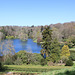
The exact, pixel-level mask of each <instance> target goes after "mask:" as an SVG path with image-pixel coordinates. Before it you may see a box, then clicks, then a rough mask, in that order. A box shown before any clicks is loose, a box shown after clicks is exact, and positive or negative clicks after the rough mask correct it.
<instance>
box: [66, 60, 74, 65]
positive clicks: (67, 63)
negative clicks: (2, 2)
mask: <svg viewBox="0 0 75 75" xmlns="http://www.w3.org/2000/svg"><path fill="white" fill-rule="evenodd" d="M72 65H73V61H72V60H71V59H69V60H67V62H66V65H65V66H72Z"/></svg>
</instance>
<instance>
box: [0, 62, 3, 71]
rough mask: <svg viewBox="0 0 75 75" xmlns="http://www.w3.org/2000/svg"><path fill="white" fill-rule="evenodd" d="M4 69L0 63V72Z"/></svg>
mask: <svg viewBox="0 0 75 75" xmlns="http://www.w3.org/2000/svg"><path fill="white" fill-rule="evenodd" d="M2 68H3V65H2V63H1V62H0V70H2Z"/></svg>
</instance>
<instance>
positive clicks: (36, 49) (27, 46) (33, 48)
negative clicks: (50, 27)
mask: <svg viewBox="0 0 75 75" xmlns="http://www.w3.org/2000/svg"><path fill="white" fill-rule="evenodd" d="M12 41H13V45H14V48H15V50H16V52H18V51H20V50H26V51H27V52H32V53H40V50H41V49H42V48H41V45H40V44H37V43H34V42H33V40H32V39H28V40H27V41H21V40H20V39H13V40H12Z"/></svg>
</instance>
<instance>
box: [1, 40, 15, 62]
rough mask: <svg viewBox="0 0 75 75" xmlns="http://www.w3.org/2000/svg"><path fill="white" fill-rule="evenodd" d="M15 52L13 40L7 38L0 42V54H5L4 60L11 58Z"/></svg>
mask: <svg viewBox="0 0 75 75" xmlns="http://www.w3.org/2000/svg"><path fill="white" fill-rule="evenodd" d="M14 54H15V49H14V46H13V43H12V41H11V40H5V41H4V42H2V43H1V44H0V55H1V56H3V59H4V62H5V61H7V59H8V58H9V59H11V58H12V55H14Z"/></svg>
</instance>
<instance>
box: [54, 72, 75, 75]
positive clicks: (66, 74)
mask: <svg viewBox="0 0 75 75" xmlns="http://www.w3.org/2000/svg"><path fill="white" fill-rule="evenodd" d="M55 75H75V71H66V72H65V73H58V74H55Z"/></svg>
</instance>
